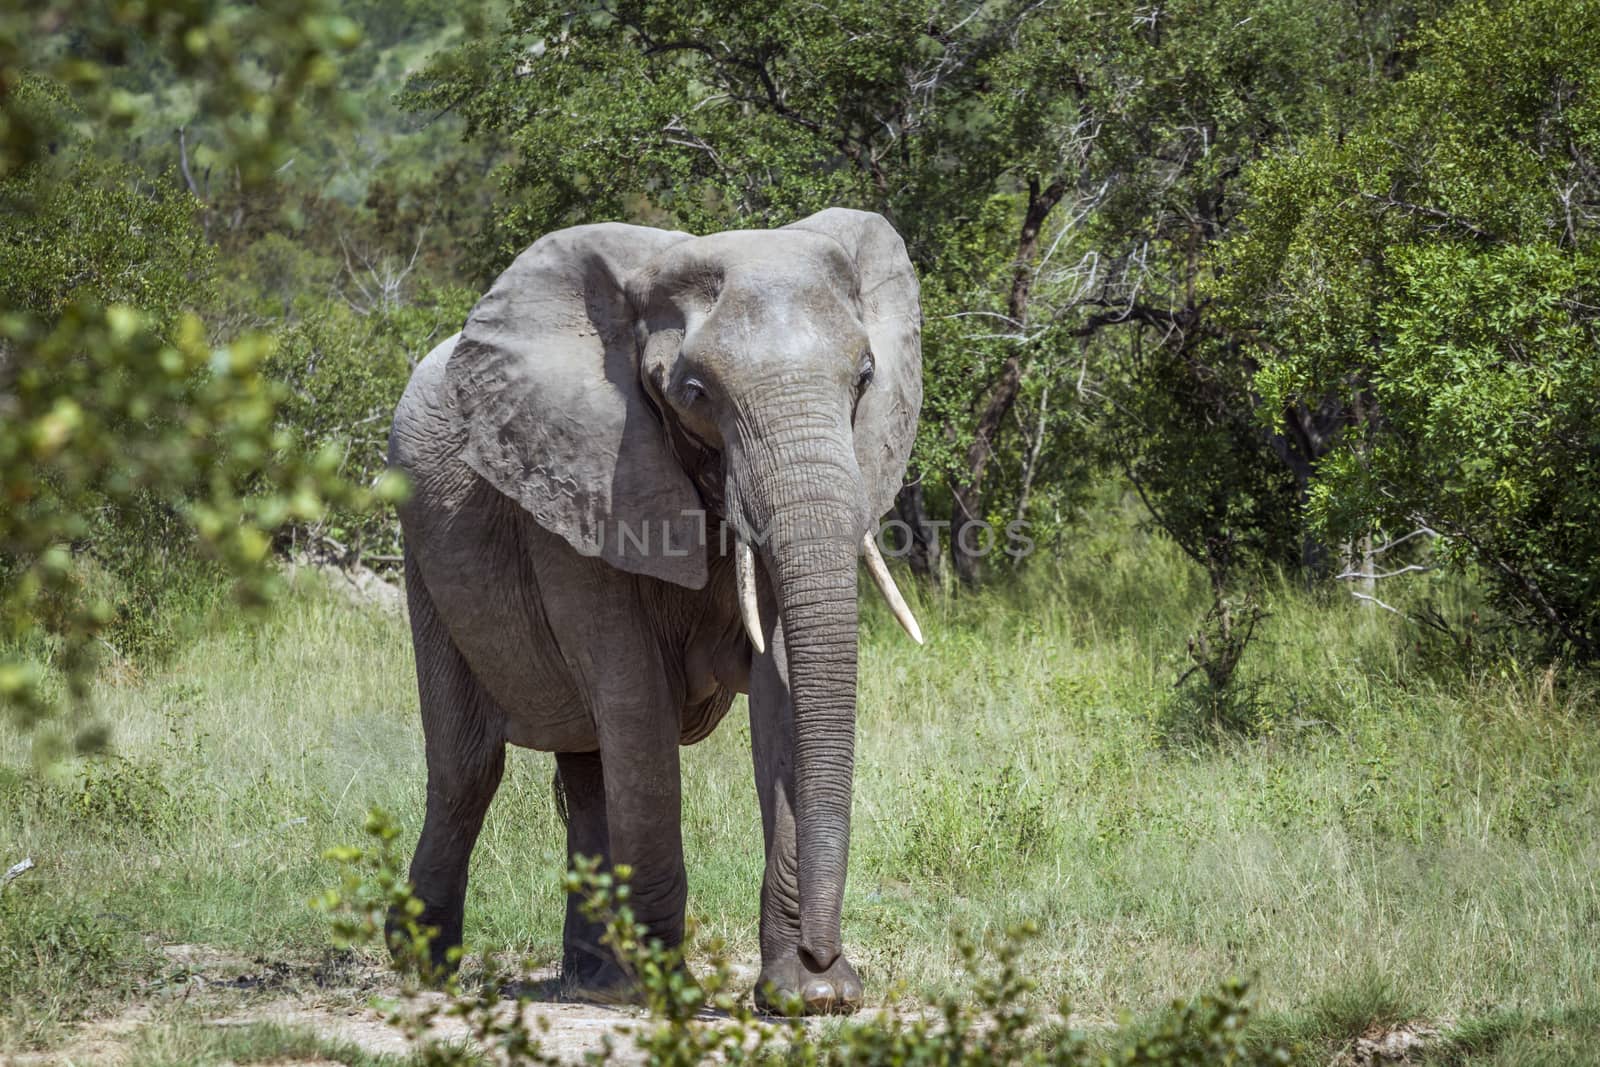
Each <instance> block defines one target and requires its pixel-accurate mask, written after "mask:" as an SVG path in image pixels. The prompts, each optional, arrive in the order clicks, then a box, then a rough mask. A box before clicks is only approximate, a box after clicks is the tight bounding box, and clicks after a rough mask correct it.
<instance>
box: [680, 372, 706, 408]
mask: <svg viewBox="0 0 1600 1067" xmlns="http://www.w3.org/2000/svg"><path fill="white" fill-rule="evenodd" d="M705 395H706V387H705V383H703V382H702V381H700V379H699V378H685V379H684V380H683V383H682V384H681V385H679V386H678V397H679V399H680V400H681V401H682V402H683V404H684V405H685V406H688V405H690V404H693V403H694V402H695V401H697V400H699V399H700V398H701V397H703V396H705Z"/></svg>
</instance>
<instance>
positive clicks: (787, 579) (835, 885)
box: [773, 537, 856, 970]
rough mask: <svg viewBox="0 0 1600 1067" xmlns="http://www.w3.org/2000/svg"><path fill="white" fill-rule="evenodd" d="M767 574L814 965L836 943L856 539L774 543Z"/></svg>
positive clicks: (850, 715)
mask: <svg viewBox="0 0 1600 1067" xmlns="http://www.w3.org/2000/svg"><path fill="white" fill-rule="evenodd" d="M774 557H775V558H774V567H773V578H774V582H773V584H774V586H775V588H776V590H777V594H778V605H779V607H778V612H779V618H780V619H781V620H782V622H783V632H784V643H785V648H786V649H787V652H788V658H789V664H788V666H789V695H790V699H791V701H792V702H793V705H794V783H795V798H794V801H795V832H796V837H797V841H796V845H797V848H796V858H797V859H798V861H799V862H798V872H797V873H798V877H799V887H800V949H801V951H802V952H804V953H806V954H808V955H809V956H810V957H811V963H812V965H813V966H815V967H816V968H818V969H819V970H820V969H825V968H827V967H829V966H831V965H832V963H833V961H834V960H835V959H837V958H838V956H839V953H840V951H841V946H840V934H839V918H840V911H841V909H842V908H843V905H844V880H845V865H846V860H847V858H848V855H849V852H850V800H851V789H852V785H853V782H854V777H855V729H856V542H855V540H854V539H853V538H850V539H846V538H842V537H840V538H829V539H825V540H819V541H818V542H816V543H813V544H807V545H804V546H788V547H783V548H780V549H779V550H778V551H777V552H775V553H774Z"/></svg>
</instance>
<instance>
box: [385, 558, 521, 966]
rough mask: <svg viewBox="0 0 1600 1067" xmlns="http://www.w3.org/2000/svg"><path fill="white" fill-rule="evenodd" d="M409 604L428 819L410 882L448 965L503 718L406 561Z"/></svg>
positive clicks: (500, 765)
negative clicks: (419, 707)
mask: <svg viewBox="0 0 1600 1067" xmlns="http://www.w3.org/2000/svg"><path fill="white" fill-rule="evenodd" d="M406 599H407V602H408V605H409V607H410V611H411V633H412V641H413V643H414V645H415V648H416V659H417V689H418V693H419V695H420V697H421V703H422V733H423V741H424V746H425V750H426V754H427V763H428V792H427V814H426V816H425V818H424V820H423V824H422V836H421V837H420V838H419V839H418V841H417V851H416V854H415V855H414V856H413V858H412V860H411V882H412V885H413V886H414V887H415V893H416V895H417V897H418V898H419V899H420V900H421V901H422V902H423V905H424V906H423V911H422V915H421V917H420V923H421V924H422V925H423V926H432V927H436V928H437V929H438V931H439V932H438V935H437V936H436V937H435V938H434V940H433V945H432V954H433V963H434V965H435V966H443V967H449V966H452V962H451V961H450V960H449V953H450V950H451V949H453V948H455V947H457V946H458V945H460V944H461V934H462V915H463V912H464V909H465V904H466V896H467V866H468V862H469V861H470V860H471V858H472V848H473V846H474V845H475V844H476V843H477V840H478V832H479V830H481V829H482V828H483V818H484V814H485V813H486V812H487V811H488V810H489V802H490V801H492V800H493V799H494V794H495V791H496V790H497V789H498V788H499V787H500V777H501V774H502V772H503V771H504V770H505V751H506V750H505V726H504V716H503V715H502V713H501V711H500V709H499V707H498V706H497V705H496V704H495V703H494V701H493V700H492V699H491V698H490V697H489V695H488V693H487V692H485V691H484V689H483V687H482V686H481V685H480V684H479V683H478V681H477V679H476V678H474V677H473V676H472V672H471V671H470V670H469V669H468V667H467V662H466V660H465V659H464V658H463V657H462V655H461V653H460V651H459V650H458V649H457V648H456V646H455V644H454V643H453V642H452V641H451V639H450V635H449V633H448V632H447V631H446V630H445V627H444V625H443V623H441V622H440V620H439V616H438V613H437V611H436V610H435V608H434V605H433V601H432V598H431V597H429V595H428V591H427V589H426V587H425V586H424V585H423V584H422V578H421V575H420V574H419V573H418V571H417V567H416V564H415V562H414V561H412V560H411V559H409V558H408V559H407V560H406Z"/></svg>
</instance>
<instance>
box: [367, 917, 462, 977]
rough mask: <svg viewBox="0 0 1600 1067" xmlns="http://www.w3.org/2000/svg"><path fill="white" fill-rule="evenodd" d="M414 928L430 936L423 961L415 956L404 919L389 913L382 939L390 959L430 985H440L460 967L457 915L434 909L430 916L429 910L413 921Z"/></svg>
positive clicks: (416, 945) (459, 935)
mask: <svg viewBox="0 0 1600 1067" xmlns="http://www.w3.org/2000/svg"><path fill="white" fill-rule="evenodd" d="M415 925H416V927H417V928H418V929H420V930H431V931H432V932H433V936H432V938H431V939H430V940H429V942H428V947H427V957H426V959H425V960H424V959H423V958H421V957H419V955H418V953H417V949H418V948H419V947H420V946H419V945H418V944H417V943H415V942H414V941H412V940H411V936H410V934H409V932H408V927H409V926H410V924H409V923H408V922H407V921H406V918H405V917H404V916H402V915H399V914H396V913H394V912H390V914H389V915H388V917H387V918H386V919H385V920H384V924H383V939H384V943H385V944H386V945H387V946H388V948H389V958H390V959H391V960H393V961H394V963H395V965H396V966H398V967H400V968H402V969H403V970H407V971H411V972H414V973H416V974H418V976H419V977H421V978H422V979H423V980H424V981H427V982H430V983H438V982H442V981H443V980H444V979H446V978H448V977H449V976H450V975H452V974H455V973H456V970H457V969H458V968H459V967H460V966H461V951H460V950H461V919H460V915H459V913H454V914H452V913H451V912H449V911H447V910H444V909H436V910H434V911H433V912H432V914H430V912H429V910H427V909H424V911H423V913H422V914H421V915H420V916H419V917H418V918H417V919H416V922H415Z"/></svg>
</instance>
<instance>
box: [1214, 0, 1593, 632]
mask: <svg viewBox="0 0 1600 1067" xmlns="http://www.w3.org/2000/svg"><path fill="white" fill-rule="evenodd" d="M1410 59H1411V62H1412V63H1413V64H1414V69H1413V70H1411V71H1410V73H1408V74H1407V75H1406V76H1405V77H1404V78H1402V79H1401V80H1399V81H1398V82H1397V83H1396V84H1395V85H1394V86H1393V88H1392V90H1391V91H1390V92H1389V93H1388V95H1387V98H1386V100H1385V106H1384V107H1383V109H1382V110H1381V111H1380V112H1377V113H1375V114H1374V115H1373V116H1372V118H1371V119H1370V120H1369V121H1367V122H1365V123H1363V124H1362V125H1361V126H1360V127H1359V128H1358V129H1355V130H1353V131H1350V132H1349V133H1347V134H1345V135H1343V136H1339V135H1336V134H1332V133H1330V134H1326V135H1324V136H1320V137H1316V138H1309V139H1307V140H1305V141H1304V142H1302V143H1300V144H1298V145H1295V146H1291V147H1287V148H1285V149H1284V150H1282V151H1280V152H1278V153H1276V154H1274V155H1273V156H1272V157H1271V158H1269V159H1266V160H1263V161H1261V162H1260V163H1258V164H1257V165H1255V166H1254V167H1252V168H1251V170H1250V173H1249V178H1248V180H1249V185H1250V189H1251V192H1252V194H1253V204H1252V207H1251V208H1250V210H1249V211H1248V213H1247V215H1246V219H1245V222H1246V224H1247V226H1246V229H1245V230H1244V232H1242V233H1240V234H1239V235H1238V236H1236V237H1235V238H1234V239H1233V240H1231V241H1230V242H1228V244H1227V245H1226V246H1225V247H1224V248H1223V249H1222V252H1221V255H1220V257H1219V260H1218V263H1219V266H1220V268H1221V270H1222V275H1221V278H1220V281H1219V283H1218V285H1217V288H1216V296H1217V299H1218V300H1219V302H1221V303H1222V304H1223V305H1225V306H1226V307H1228V308H1229V309H1231V312H1230V314H1231V317H1232V322H1233V325H1234V326H1235V327H1236V328H1237V330H1238V335H1239V336H1240V337H1242V338H1244V339H1245V340H1246V343H1247V344H1248V345H1249V347H1250V350H1251V352H1252V355H1253V358H1255V359H1256V360H1258V361H1259V363H1260V371H1259V372H1258V373H1257V374H1256V376H1255V383H1256V386H1257V388H1258V389H1259V390H1260V392H1261V395H1262V396H1263V398H1264V408H1265V410H1267V411H1272V412H1278V411H1284V410H1290V409H1293V408H1294V407H1295V406H1301V407H1306V406H1310V407H1315V406H1317V405H1325V404H1333V405H1336V406H1338V407H1340V408H1342V409H1343V410H1345V411H1347V412H1350V413H1352V416H1351V418H1350V420H1349V425H1348V427H1347V428H1346V429H1345V430H1344V432H1343V433H1341V434H1340V435H1338V437H1337V439H1336V440H1335V441H1333V442H1332V444H1331V447H1332V451H1331V452H1330V453H1329V454H1328V455H1327V457H1326V458H1325V459H1323V461H1322V462H1321V463H1320V464H1319V465H1318V467H1317V471H1316V476H1315V480H1314V483H1313V485H1312V489H1311V503H1312V512H1313V516H1314V518H1315V521H1316V523H1317V525H1318V528H1319V529H1320V530H1321V531H1323V533H1324V534H1325V536H1326V537H1328V538H1329V539H1331V540H1334V541H1339V540H1348V539H1354V538H1359V537H1363V536H1372V535H1377V536H1378V537H1380V538H1383V539H1389V538H1393V537H1396V536H1401V535H1404V534H1406V533H1408V532H1411V531H1414V530H1418V529H1423V530H1427V531H1431V532H1435V533H1437V535H1438V540H1437V542H1436V546H1435V548H1436V552H1437V554H1438V557H1439V558H1440V559H1442V560H1444V561H1445V562H1448V563H1450V564H1453V565H1457V566H1468V565H1470V566H1473V567H1475V568H1476V569H1477V570H1478V571H1479V572H1481V574H1482V576H1483V577H1484V579H1485V581H1486V582H1487V584H1488V587H1489V588H1490V589H1491V590H1492V591H1493V592H1494V594H1495V595H1496V598H1497V599H1498V601H1499V603H1500V604H1501V606H1503V607H1504V608H1505V609H1506V610H1507V611H1508V612H1509V613H1510V615H1511V616H1512V617H1513V618H1515V619H1517V620H1519V621H1521V622H1524V623H1527V624H1530V625H1532V626H1535V627H1538V628H1539V629H1540V630H1541V631H1542V632H1544V633H1545V634H1546V635H1547V636H1548V637H1549V638H1550V640H1551V641H1552V643H1553V644H1554V645H1556V646H1558V647H1564V648H1565V649H1567V650H1568V651H1569V652H1570V653H1571V654H1572V655H1574V656H1577V657H1579V658H1582V659H1585V660H1594V659H1596V658H1600V527H1597V526H1596V523H1595V521H1594V514H1595V510H1596V507H1597V505H1600V419H1597V418H1596V397H1597V396H1600V6H1596V5H1595V4H1594V3H1593V2H1590V0H1578V2H1570V0H1532V2H1529V3H1524V4H1517V5H1509V6H1508V5H1501V4H1494V3H1487V2H1479V0H1470V2H1466V3H1462V4H1459V5H1457V6H1456V7H1455V8H1454V9H1452V10H1451V12H1450V13H1449V14H1448V16H1446V17H1445V18H1443V19H1441V20H1440V21H1438V22H1437V23H1435V24H1434V25H1432V26H1430V27H1429V28H1428V29H1427V30H1426V32H1424V33H1422V34H1421V35H1420V36H1419V37H1418V39H1417V42H1416V45H1415V48H1414V50H1413V52H1412V54H1411V56H1410Z"/></svg>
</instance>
